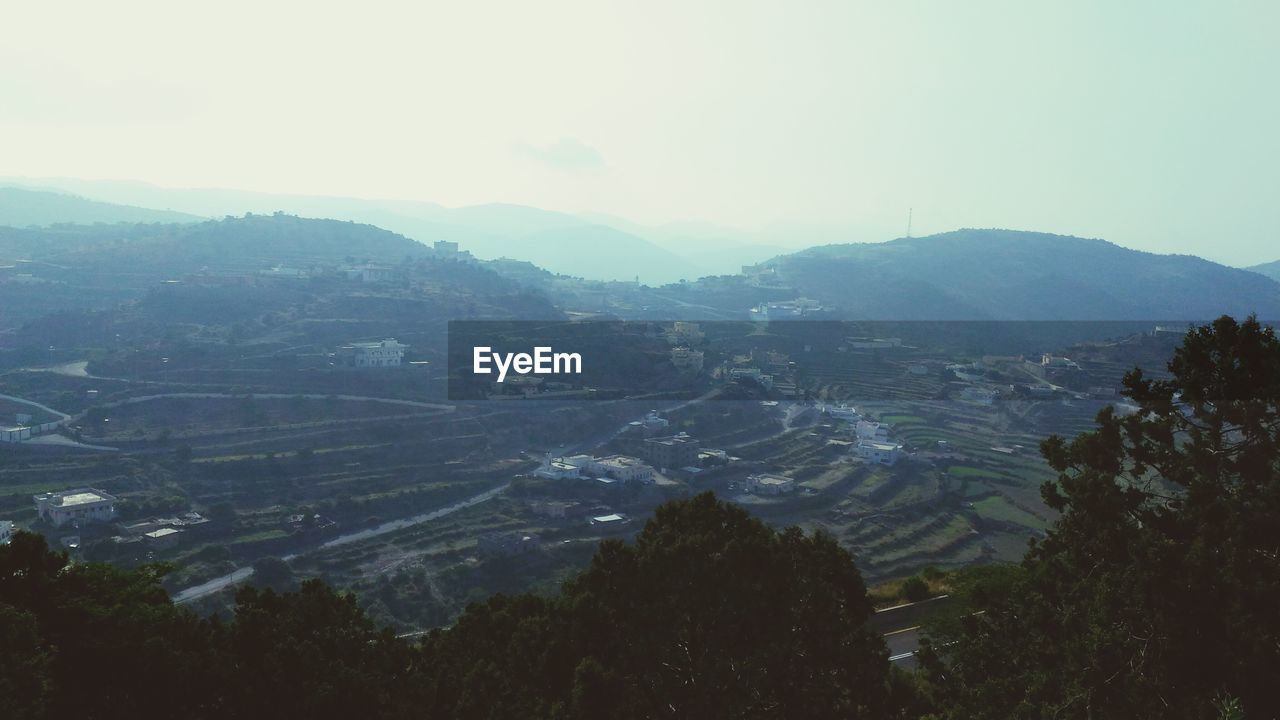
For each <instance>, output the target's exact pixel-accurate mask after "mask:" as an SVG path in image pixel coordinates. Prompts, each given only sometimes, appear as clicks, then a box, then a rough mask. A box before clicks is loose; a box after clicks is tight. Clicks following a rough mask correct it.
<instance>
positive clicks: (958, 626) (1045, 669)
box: [924, 317, 1280, 718]
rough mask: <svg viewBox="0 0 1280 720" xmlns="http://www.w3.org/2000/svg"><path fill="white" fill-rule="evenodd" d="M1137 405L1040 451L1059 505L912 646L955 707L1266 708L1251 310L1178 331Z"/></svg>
mask: <svg viewBox="0 0 1280 720" xmlns="http://www.w3.org/2000/svg"><path fill="white" fill-rule="evenodd" d="M1169 371H1170V377H1169V378H1168V379H1151V378H1148V377H1146V376H1145V375H1144V374H1143V373H1142V372H1141V371H1139V370H1134V371H1132V372H1130V373H1128V375H1127V376H1126V377H1125V379H1124V386H1125V388H1126V390H1127V394H1128V395H1129V397H1131V398H1132V399H1133V400H1134V402H1135V403H1136V404H1137V406H1138V410H1137V412H1134V413H1132V414H1128V415H1124V416H1121V415H1119V414H1117V413H1116V412H1114V411H1113V410H1111V409H1110V408H1108V409H1106V410H1104V411H1103V412H1102V413H1101V414H1100V415H1099V416H1098V419H1097V422H1098V427H1097V429H1096V430H1093V431H1091V432H1088V433H1084V434H1082V435H1080V436H1078V437H1076V438H1075V439H1073V440H1070V441H1067V440H1064V439H1062V438H1058V437H1053V438H1050V439H1048V440H1046V441H1045V442H1044V443H1043V445H1042V451H1043V453H1044V455H1045V457H1046V458H1047V459H1048V461H1049V463H1050V465H1052V466H1053V467H1054V468H1055V469H1056V470H1057V471H1058V472H1059V477H1058V480H1057V482H1056V483H1049V484H1046V485H1045V486H1044V488H1043V490H1042V492H1043V495H1044V497H1045V499H1046V501H1047V502H1048V503H1049V504H1050V505H1051V506H1052V507H1054V508H1056V509H1058V510H1060V511H1061V517H1060V518H1059V520H1058V521H1057V523H1056V524H1055V525H1054V526H1053V528H1052V529H1051V530H1050V531H1049V533H1048V536H1047V538H1045V539H1044V541H1043V542H1039V543H1034V544H1033V546H1032V547H1031V549H1030V551H1029V552H1028V554H1027V556H1026V558H1025V560H1024V562H1023V563H1022V564H1021V565H1020V566H1018V567H1016V568H1003V569H1001V568H997V569H992V570H987V571H984V572H983V573H980V574H977V575H976V576H975V577H974V578H972V581H971V582H970V583H969V585H968V587H966V588H965V592H964V594H965V595H966V596H967V598H968V599H969V600H970V604H969V605H968V607H967V608H966V614H965V615H964V616H963V617H961V618H958V619H957V620H956V622H955V623H954V624H952V625H951V626H950V627H949V628H943V630H942V631H941V632H938V633H936V635H937V636H938V637H936V638H935V640H934V643H933V649H932V650H931V651H929V652H926V653H925V663H924V664H925V666H926V667H927V668H928V670H929V673H930V676H931V680H932V685H931V692H933V693H936V697H935V700H936V702H937V703H938V706H939V707H942V708H946V709H947V711H948V715H950V716H953V717H1026V718H1033V717H1034V718H1041V717H1059V718H1071V717H1079V718H1086V717H1123V718H1143V717H1150V718H1183V717H1185V718H1193V717H1197V718H1198V717H1213V716H1215V714H1216V713H1217V712H1219V711H1220V710H1221V708H1222V707H1226V706H1229V705H1232V704H1233V703H1234V704H1236V705H1238V706H1239V707H1241V708H1243V710H1244V711H1245V712H1246V714H1247V716H1248V717H1277V716H1280V693H1277V692H1276V684H1277V681H1280V612H1278V611H1277V607H1280V604H1278V600H1277V598H1278V597H1280V531H1278V530H1277V528H1280V519H1278V518H1280V481H1278V475H1277V452H1276V450H1277V434H1278V433H1280V342H1278V341H1277V339H1276V336H1275V334H1274V332H1273V331H1272V330H1271V329H1270V328H1266V327H1263V326H1262V325H1261V324H1260V323H1258V322H1257V320H1256V319H1254V318H1249V319H1247V320H1245V321H1244V322H1237V321H1235V320H1233V319H1231V318H1229V317H1223V318H1221V319H1219V320H1217V321H1216V322H1214V323H1213V324H1211V325H1206V326H1203V327H1199V328H1196V329H1194V330H1193V331H1191V332H1190V333H1189V334H1188V335H1187V337H1186V339H1185V341H1184V343H1183V345H1182V347H1181V348H1180V349H1178V350H1177V352H1176V353H1175V355H1174V357H1173V359H1172V361H1171V362H1170V363H1169Z"/></svg>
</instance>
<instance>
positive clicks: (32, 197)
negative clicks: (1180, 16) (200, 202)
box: [0, 187, 201, 228]
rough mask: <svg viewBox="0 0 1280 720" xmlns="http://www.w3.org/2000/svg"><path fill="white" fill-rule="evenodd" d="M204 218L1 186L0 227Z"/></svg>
mask: <svg viewBox="0 0 1280 720" xmlns="http://www.w3.org/2000/svg"><path fill="white" fill-rule="evenodd" d="M199 220H201V218H199V217H197V216H195V215H188V214H186V213H180V212H173V211H171V210H152V209H149V208H142V207H134V206H131V205H116V204H114V203H108V202H99V201H97V200H90V199H88V198H84V197H80V196H78V195H68V194H66V193H61V192H48V191H43V190H35V189H29V188H17V187H0V225H7V226H9V227H19V228H22V227H38V226H46V225H57V224H61V223H80V224H93V223H186V222H196V221H199Z"/></svg>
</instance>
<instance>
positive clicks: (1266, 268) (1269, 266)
mask: <svg viewBox="0 0 1280 720" xmlns="http://www.w3.org/2000/svg"><path fill="white" fill-rule="evenodd" d="M1245 270H1248V271H1249V272H1255V273H1258V274H1259V275H1265V276H1266V277H1269V278H1271V279H1272V280H1275V281H1277V282H1280V260H1273V261H1271V262H1269V263H1262V264H1261V265H1253V266H1250V267H1247V268H1245Z"/></svg>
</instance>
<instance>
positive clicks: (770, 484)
mask: <svg viewBox="0 0 1280 720" xmlns="http://www.w3.org/2000/svg"><path fill="white" fill-rule="evenodd" d="M742 489H743V490H745V491H747V492H749V493H754V494H756V495H784V494H786V493H789V492H793V491H795V489H796V481H795V480H792V479H791V478H789V477H783V476H781V475H766V474H761V475H749V476H747V479H746V480H745V481H744V482H743V484H742Z"/></svg>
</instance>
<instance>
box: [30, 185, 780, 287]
mask: <svg viewBox="0 0 1280 720" xmlns="http://www.w3.org/2000/svg"><path fill="white" fill-rule="evenodd" d="M12 182H14V183H18V184H35V183H39V184H41V185H44V186H49V187H56V188H59V189H63V190H66V191H68V192H75V193H80V194H83V195H86V196H90V197H96V198H100V199H103V200H109V201H112V202H126V203H131V204H136V205H143V206H149V207H171V208H177V209H180V210H184V211H186V212H191V213H196V214H199V215H204V216H208V217H222V216H228V215H230V216H239V215H242V214H244V213H246V212H249V213H260V214H269V213H274V212H277V211H280V212H285V213H289V214H293V215H300V216H304V217H316V218H333V219H337V220H350V221H353V222H359V223H368V224H371V225H377V226H378V227H381V228H386V229H387V230H391V231H393V232H397V233H400V234H402V235H405V236H407V237H410V238H413V239H414V240H417V241H419V242H423V243H432V242H435V241H437V240H451V241H454V242H458V243H460V244H461V245H462V247H463V249H465V250H469V251H471V252H472V253H473V254H475V255H476V257H479V258H481V259H486V260H493V259H497V258H502V257H505V258H511V259H515V260H525V261H530V262H533V263H536V264H537V265H539V266H541V267H545V268H547V269H548V270H551V271H553V272H557V273H563V274H566V275H576V276H580V277H584V278H587V279H589V280H632V279H634V278H635V277H636V276H637V275H639V276H640V278H641V280H642V281H643V282H646V283H652V284H662V283H668V282H675V281H677V280H680V279H684V278H694V277H697V276H699V275H702V274H707V273H710V272H730V271H733V270H736V269H737V268H738V266H739V265H741V264H743V263H744V262H748V261H750V262H755V261H758V260H760V259H764V258H766V257H769V256H771V255H773V254H776V253H770V252H768V251H767V250H766V251H763V252H762V251H759V250H753V251H751V252H749V253H747V254H746V255H745V256H744V257H745V258H746V259H742V258H739V257H737V255H736V254H734V253H733V252H732V251H714V248H711V247H710V246H708V245H707V244H705V243H703V242H700V241H694V242H690V240H689V238H684V237H681V238H677V239H676V240H675V241H673V242H667V241H665V233H664V232H663V231H662V229H660V228H644V227H643V226H638V225H635V224H634V223H625V222H623V221H620V222H618V223H614V222H600V221H599V220H598V219H593V218H590V217H579V216H575V215H569V214H566V213H560V212H555V211H551V210H542V209H539V208H533V207H527V206H523V205H514V204H503V203H490V204H484V205H472V206H465V207H457V208H447V207H443V206H441V205H435V204H432V203H426V202H415V201H404V200H369V199H361V198H344V197H323V196H312V195H283V194H269V193H254V192H245V191H239V190H221V189H211V188H162V187H157V186H154V185H148V184H146V183H139V182H124V181H105V180H76V179H71V178H42V179H39V180H22V179H14V180H13V181H12ZM660 237H661V238H664V241H662V242H659V241H658V238H660ZM722 244H724V243H722ZM739 244H740V245H743V244H745V243H739ZM602 249H608V250H609V253H605V252H601V250H602ZM706 250H713V252H712V253H707V252H704V251H706ZM610 253H613V254H612V255H610ZM731 255H732V257H731Z"/></svg>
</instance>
